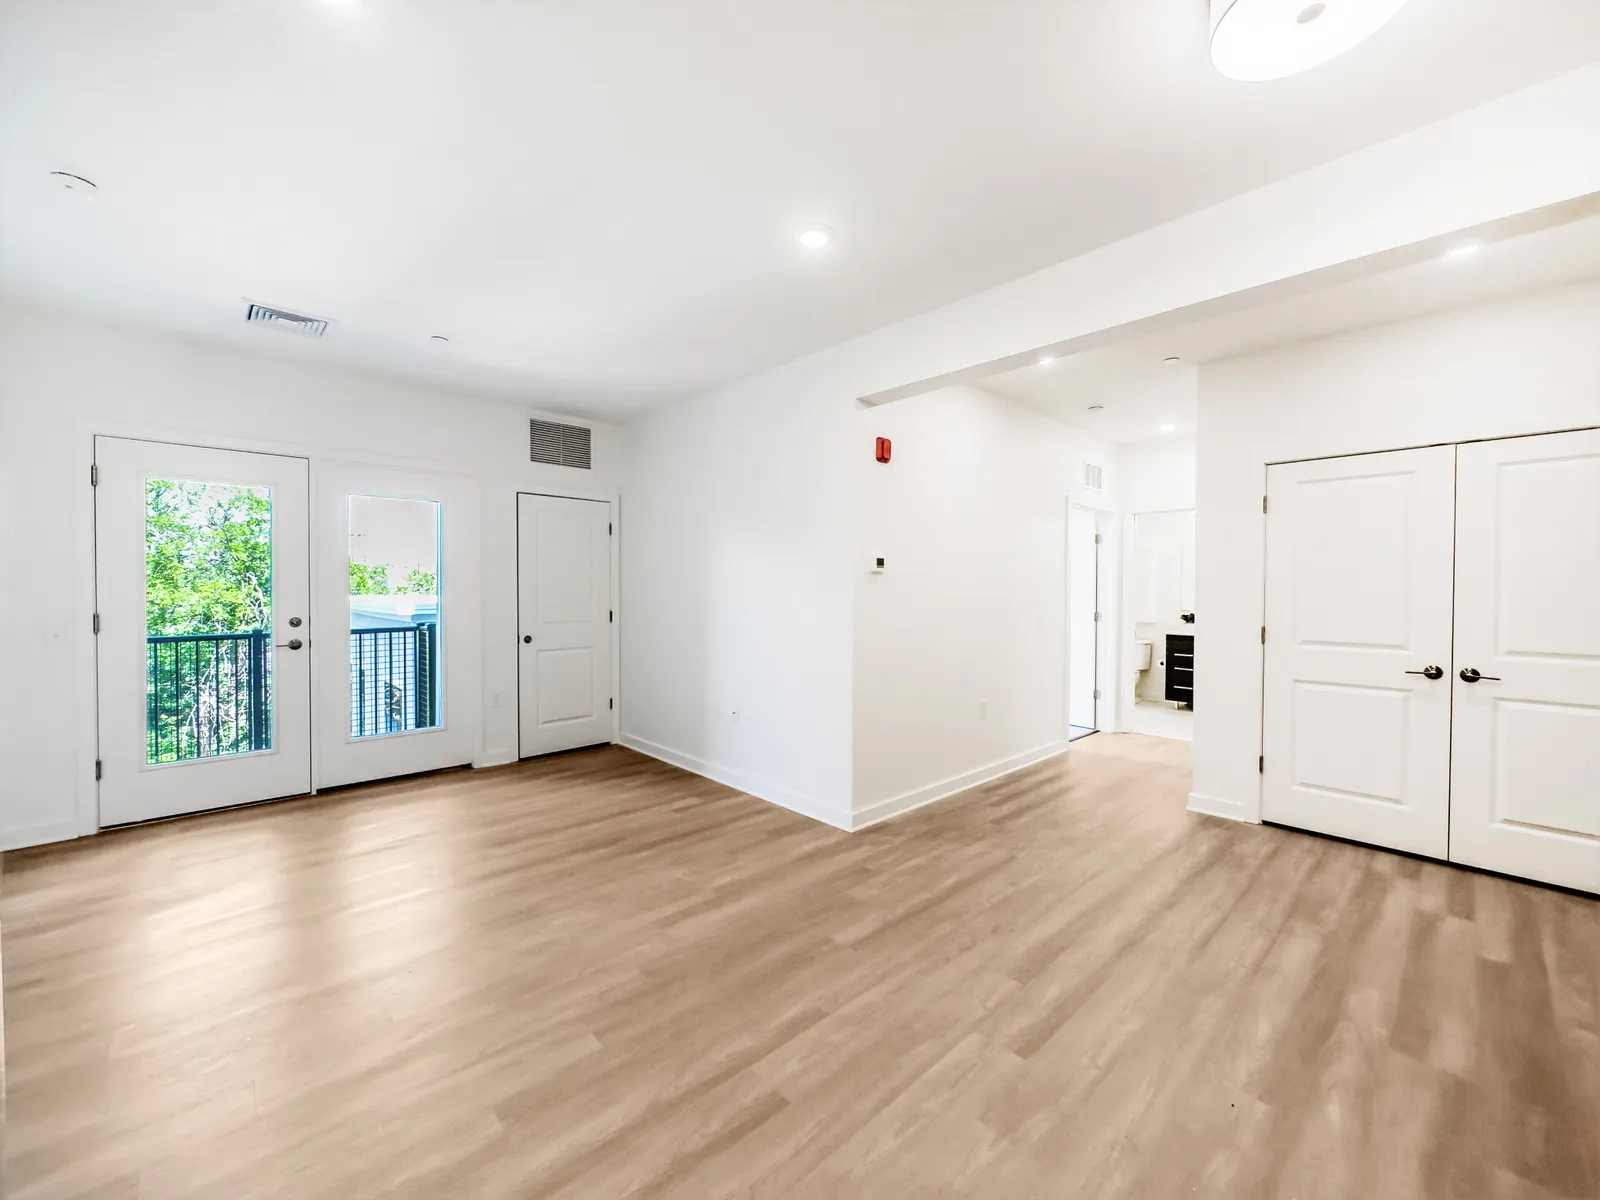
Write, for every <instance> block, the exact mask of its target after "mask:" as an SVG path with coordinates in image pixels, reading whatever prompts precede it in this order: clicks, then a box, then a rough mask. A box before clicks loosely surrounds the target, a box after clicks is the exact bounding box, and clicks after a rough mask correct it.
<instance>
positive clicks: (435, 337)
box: [428, 333, 450, 342]
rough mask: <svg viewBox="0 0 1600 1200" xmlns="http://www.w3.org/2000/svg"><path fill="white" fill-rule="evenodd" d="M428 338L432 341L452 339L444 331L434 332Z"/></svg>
mask: <svg viewBox="0 0 1600 1200" xmlns="http://www.w3.org/2000/svg"><path fill="white" fill-rule="evenodd" d="M428 340H429V341H430V342H448V341H449V340H450V339H449V338H447V337H445V335H444V334H442V333H434V334H430V335H429V336H428Z"/></svg>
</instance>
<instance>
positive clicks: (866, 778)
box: [851, 387, 1116, 825]
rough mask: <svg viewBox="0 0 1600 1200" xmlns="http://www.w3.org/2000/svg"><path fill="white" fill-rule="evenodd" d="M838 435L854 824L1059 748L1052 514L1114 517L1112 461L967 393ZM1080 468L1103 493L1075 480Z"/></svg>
mask: <svg viewBox="0 0 1600 1200" xmlns="http://www.w3.org/2000/svg"><path fill="white" fill-rule="evenodd" d="M854 425H855V435H854V437H853V438H852V439H851V440H852V449H853V451H854V459H855V466H854V471H855V475H856V478H857V487H858V489H859V495H860V513H859V520H858V524H857V536H856V542H855V545H856V554H855V561H854V564H853V567H854V570H853V574H854V577H855V642H854V676H855V705H854V725H853V733H854V742H855V755H854V758H855V768H854V811H855V822H856V824H857V825H860V824H864V823H866V822H869V821H872V820H876V819H880V818H882V817H884V816H886V815H889V814H891V813H894V812H899V811H903V810H904V809H905V808H908V807H913V806H915V805H916V804H919V803H923V802H925V801H927V800H930V799H933V798H936V797H937V796H940V795H946V794H948V793H949V792H952V791H959V790H960V789H961V788H963V787H967V786H971V785H972V784H973V783H976V782H978V781H980V780H981V779H985V778H992V777H993V776H994V775H996V774H999V773H1001V772H1003V771H1005V770H1009V769H1014V768H1015V767H1017V766H1020V765H1023V764H1024V763H1025V762H1029V761H1034V760H1036V759H1038V758H1040V757H1043V756H1044V755H1047V754H1050V753H1054V752H1056V751H1058V750H1060V749H1062V748H1063V747H1064V746H1065V738H1066V726H1067V692H1066V684H1067V668H1068V661H1067V637H1066V614H1067V593H1066V545H1067V531H1066V516H1067V505H1068V502H1069V501H1076V502H1078V503H1081V504H1085V505H1088V506H1091V507H1097V508H1101V509H1105V510H1107V511H1114V510H1115V507H1116V492H1115V488H1116V467H1115V458H1114V455H1113V452H1112V449H1111V447H1110V446H1108V445H1106V444H1104V443H1103V442H1101V441H1100V440H1099V439H1097V438H1095V437H1093V436H1092V435H1090V434H1087V433H1084V432H1082V431H1080V430H1077V429H1074V428H1072V427H1070V426H1067V425H1063V424H1061V423H1059V422H1057V421H1054V420H1051V419H1050V418H1049V417H1045V416H1041V415H1040V414H1038V413H1036V412H1033V411H1031V410H1029V409H1026V408H1022V407H1021V406H1019V405H1016V404H1013V403H1011V402H1010V401H1007V400H1002V399H1000V398H999V397H996V396H994V395H991V394H990V393H988V392H984V391H981V390H980V389H978V388H975V387H953V388H948V389H945V390H943V391H939V392H935V393H932V394H929V395H925V396H918V397H916V398H914V399H910V400H902V401H899V402H897V403H894V404H888V405H884V406H883V407H881V408H874V409H867V410H865V411H863V412H860V413H858V414H856V419H855V422H854ZM880 436H881V437H887V438H889V439H890V440H891V442H892V444H893V454H892V460H891V461H890V462H889V463H888V464H887V465H885V464H881V463H878V462H876V461H874V458H873V446H874V439H875V438H877V437H880ZM1085 458H1087V459H1089V460H1090V461H1092V462H1096V463H1099V464H1101V465H1103V466H1104V467H1105V488H1104V490H1102V491H1099V492H1094V491H1089V490H1087V489H1085V488H1084V486H1083V462H1084V460H1085ZM1110 524H1113V525H1114V522H1112V523H1110ZM1104 549H1105V550H1106V551H1107V552H1108V554H1109V553H1111V552H1113V551H1114V547H1112V546H1109V545H1108V546H1106V547H1104ZM880 555H881V556H882V557H883V558H884V559H885V560H886V565H885V570H884V572H883V574H881V575H876V574H872V573H871V571H870V565H871V563H872V561H873V560H874V559H875V558H876V557H878V556H880ZM980 705H982V709H981V710H980Z"/></svg>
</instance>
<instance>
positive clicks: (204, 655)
mask: <svg viewBox="0 0 1600 1200" xmlns="http://www.w3.org/2000/svg"><path fill="white" fill-rule="evenodd" d="M145 705H146V720H145V754H146V760H147V761H148V762H152V763H168V762H187V761H190V760H193V759H200V758H216V757H218V756H220V755H227V754H246V753H249V752H250V751H252V750H270V749H271V748H272V636H271V634H270V632H269V631H267V630H264V629H252V630H250V631H248V632H246V633H195V634H181V635H175V636H168V637H152V638H147V639H146V654H145ZM439 718H440V712H439V625H438V622H436V621H429V622H427V623H425V624H421V625H411V626H406V627H402V628H398V629H352V630H351V631H350V734H351V736H352V737H370V736H372V735H373V734H380V733H405V732H407V731H409V730H413V729H429V728H431V727H433V726H435V725H437V724H439Z"/></svg>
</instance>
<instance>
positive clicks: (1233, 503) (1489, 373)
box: [1190, 283, 1600, 821]
mask: <svg viewBox="0 0 1600 1200" xmlns="http://www.w3.org/2000/svg"><path fill="white" fill-rule="evenodd" d="M1596 330H1600V283H1588V284H1582V285H1578V286H1573V287H1563V288H1557V289H1553V290H1550V291H1544V292H1539V293H1535V294H1532V295H1526V296H1521V297H1517V298H1514V299H1509V300H1501V301H1496V302H1493V303H1490V304H1482V305H1475V306H1472V307H1470V308H1462V309H1457V310H1454V311H1451V312H1446V313H1439V314H1435V315H1432V316H1427V317H1422V318H1419V319H1416V320H1411V321H1405V322H1399V323H1395V324H1390V325H1385V326H1381V327H1378V328H1374V329H1368V330H1364V331H1362V332H1359V333H1353V334H1348V335H1344V336H1340V337H1334V338H1327V339H1322V340H1319V341H1314V342H1306V343H1302V344H1299V345H1295V346H1288V347H1283V348H1281V349H1277V350H1273V351H1269V352H1266V353H1262V354H1256V355H1251V356H1248V357H1244V358H1239V359H1234V360H1231V361H1227V362H1219V363H1215V364H1211V365H1208V366H1205V367H1202V368H1201V372H1200V436H1199V478H1198V483H1199V487H1198V500H1199V504H1198V510H1199V513H1198V518H1199V519H1198V530H1197V566H1198V579H1197V583H1196V587H1197V600H1196V603H1197V611H1198V613H1199V620H1198V621H1197V623H1196V627H1197V634H1196V638H1195V659H1196V663H1195V673H1196V678H1197V679H1199V680H1203V683H1204V702H1203V703H1200V704H1198V705H1197V706H1196V711H1195V741H1194V760H1193V761H1194V792H1193V794H1192V795H1191V797H1190V807H1191V808H1194V809H1196V810H1198V811H1206V812H1212V813H1215V814H1217V815H1221V816H1229V817H1234V818H1238V819H1241V820H1252V821H1253V820H1259V819H1260V816H1261V787H1260V775H1259V774H1258V772H1257V763H1256V759H1257V756H1258V755H1259V754H1260V753H1261V752H1262V747H1261V667H1262V659H1261V653H1262V651H1261V643H1260V633H1259V627H1260V626H1261V624H1262V622H1263V620H1264V619H1265V618H1264V614H1263V595H1262V592H1263V578H1264V553H1265V550H1264V540H1263V532H1264V524H1263V522H1264V518H1263V516H1262V512H1261V498H1262V496H1263V494H1264V488H1265V484H1266V465H1267V464H1268V463H1271V462H1283V461H1290V460H1295V459H1303V458H1317V457H1324V456H1332V455H1342V454H1360V453H1365V452H1369V451H1377V450H1396V449H1401V448H1404V447H1409V446H1422V445H1429V444H1433V443H1440V442H1456V441H1468V440H1473V439H1478V438H1494V437H1511V436H1516V435H1519V434H1530V433H1542V432H1547V431H1551V430H1557V429H1572V428H1580V427H1585V426H1594V425H1600V337H1597V336H1596ZM1267 636H1268V637H1269V638H1270V637H1271V636H1272V630H1270V629H1269V630H1268V631H1267Z"/></svg>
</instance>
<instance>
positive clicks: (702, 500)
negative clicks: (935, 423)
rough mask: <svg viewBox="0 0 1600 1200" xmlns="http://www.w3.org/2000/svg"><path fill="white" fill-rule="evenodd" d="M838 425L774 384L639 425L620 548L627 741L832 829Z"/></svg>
mask: <svg viewBox="0 0 1600 1200" xmlns="http://www.w3.org/2000/svg"><path fill="white" fill-rule="evenodd" d="M813 386H815V385H813ZM823 386H824V387H826V385H823ZM834 386H835V388H836V387H837V385H834ZM844 419H845V415H844V412H843V410H842V408H840V407H834V406H829V405H827V404H826V403H821V402H819V401H818V397H817V395H816V393H815V392H814V391H813V390H811V388H808V387H807V386H806V385H805V384H804V383H803V382H797V381H796V380H795V379H794V378H792V377H791V375H790V374H789V373H787V372H783V371H780V372H777V373H774V374H769V375H767V376H764V377H762V378H761V379H759V380H756V381H753V382H751V383H749V384H747V385H745V386H743V387H741V388H739V389H737V390H734V391H730V392H724V393H719V394H716V395H712V396H707V397H703V398H701V399H698V400H692V401H688V402H686V403H683V404H678V405H674V406H672V407H671V408H669V409H667V410H664V411H660V412H657V413H655V414H652V415H649V416H647V417H644V418H642V419H641V420H639V421H636V422H634V423H633V424H631V425H630V426H628V428H627V434H628V437H629V457H630V461H631V463H632V464H633V466H632V469H631V470H630V474H629V477H628V482H627V499H626V501H625V503H624V505H623V518H624V521H625V523H626V526H627V533H626V536H625V537H624V538H623V542H622V554H623V561H622V610H623V612H624V614H625V617H626V619H625V620H624V621H623V625H622V662H623V667H622V689H623V705H622V740H623V742H624V743H625V744H627V745H629V746H632V747H633V748H635V749H637V750H642V751H644V752H645V753H647V754H652V755H655V756H657V757H659V758H663V759H666V760H667V761H669V762H674V763H677V764H678V765H679V766H682V767H685V768H687V769H689V770H693V771H698V772H700V773H701V774H705V775H709V776H711V777H713V778H716V779H720V780H722V781H723V782H725V783H728V784H731V785H732V786H734V787H737V788H740V789H742V790H744V791H747V792H750V793H752V794H754V795H757V796H761V797H763V798H764V799H767V800H771V801H773V802H774V803H778V804H782V805H784V806H786V807H789V808H793V809H795V810H797V811H800V812H804V813H806V814H808V815H810V816H813V817H816V818H817V819H819V820H823V821H827V822H829V823H830V824H834V825H838V826H840V827H842V828H843V827H848V826H849V823H850V636H851V635H850V587H851V576H850V572H849V556H848V554H847V553H844V552H842V548H841V546H840V543H839V537H840V536H841V531H846V530H848V529H849V526H850V506H851V502H852V496H851V479H850V474H849V472H848V470H847V469H846V458H845V454H846V450H847V442H846V439H845V438H844V437H842V436H840V435H839V429H840V426H841V424H842V422H843V421H844Z"/></svg>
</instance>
